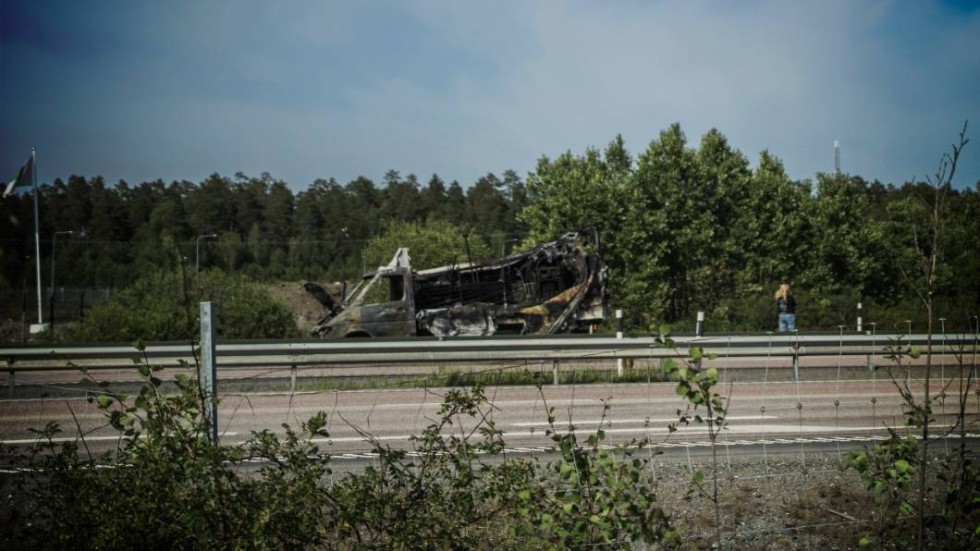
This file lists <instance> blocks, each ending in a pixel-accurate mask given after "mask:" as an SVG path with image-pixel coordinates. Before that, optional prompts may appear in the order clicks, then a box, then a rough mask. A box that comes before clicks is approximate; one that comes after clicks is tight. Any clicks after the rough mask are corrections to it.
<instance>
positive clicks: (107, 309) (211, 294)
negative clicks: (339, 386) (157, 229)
mask: <svg viewBox="0 0 980 551" xmlns="http://www.w3.org/2000/svg"><path fill="white" fill-rule="evenodd" d="M202 301H211V302H213V303H214V304H215V310H216V318H217V319H216V326H215V330H216V333H217V335H218V336H219V337H221V338H225V339H255V338H284V337H297V336H299V335H300V331H299V329H298V328H297V327H296V324H295V322H294V321H293V317H292V314H291V313H290V311H289V309H288V308H287V307H286V306H285V305H284V304H281V303H279V302H277V301H275V300H274V299H273V298H272V297H271V296H270V295H269V293H268V292H267V291H266V290H265V289H264V288H263V287H262V286H261V285H259V284H258V283H255V282H253V281H252V280H250V279H248V278H247V277H245V276H243V275H238V274H229V273H225V272H222V271H219V270H207V271H204V272H201V273H199V274H196V275H195V274H187V273H184V272H183V270H176V271H160V272H155V273H151V274H148V275H146V276H143V277H141V278H139V279H138V280H137V281H136V282H134V283H133V284H132V285H131V286H129V287H127V288H125V289H123V290H121V291H119V292H117V293H116V294H114V295H113V296H112V297H111V298H110V299H109V300H108V301H106V302H104V303H101V304H98V305H96V306H94V307H93V308H92V310H91V311H90V312H89V313H88V314H87V315H86V317H85V319H84V320H83V321H82V323H80V324H79V325H78V326H77V327H75V328H73V329H72V330H71V331H69V332H68V335H67V339H68V340H75V341H101V342H111V341H119V342H133V341H136V340H143V341H173V340H178V341H179V340H192V339H196V338H197V337H198V335H199V331H200V330H199V327H200V325H199V321H198V316H199V307H198V304H199V303H200V302H202Z"/></svg>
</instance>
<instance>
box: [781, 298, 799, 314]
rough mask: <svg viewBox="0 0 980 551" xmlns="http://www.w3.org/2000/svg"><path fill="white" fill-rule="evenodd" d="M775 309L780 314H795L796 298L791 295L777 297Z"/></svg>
mask: <svg viewBox="0 0 980 551" xmlns="http://www.w3.org/2000/svg"><path fill="white" fill-rule="evenodd" d="M776 311H777V312H779V313H780V314H795V313H796V299H795V298H793V295H787V296H786V298H783V297H779V298H777V299H776Z"/></svg>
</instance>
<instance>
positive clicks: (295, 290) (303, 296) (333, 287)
mask: <svg viewBox="0 0 980 551" xmlns="http://www.w3.org/2000/svg"><path fill="white" fill-rule="evenodd" d="M304 283H306V282H305V281H299V282H296V281H287V282H278V283H270V284H269V285H267V286H266V288H267V289H268V290H269V294H270V295H272V298H274V299H276V300H278V301H280V302H282V303H283V304H285V305H286V306H287V307H288V308H289V310H290V311H291V312H292V313H293V319H294V320H296V326H297V327H299V328H300V330H301V331H303V333H305V334H309V333H310V330H312V329H313V326H314V325H316V324H317V322H318V321H319V320H320V319H321V318H323V316H324V314H326V309H325V308H324V307H323V305H322V304H320V303H319V302H317V300H316V299H315V298H313V297H312V296H311V295H310V294H309V293H307V292H306V291H305V290H304V289H303V284H304ZM315 283H317V284H318V285H320V286H321V287H323V288H324V289H326V290H327V292H328V293H330V294H331V295H333V296H334V298H336V299H337V301H338V302H339V301H340V299H341V297H342V295H343V292H344V284H343V283H341V282H329V283H324V282H315ZM348 288H349V287H348Z"/></svg>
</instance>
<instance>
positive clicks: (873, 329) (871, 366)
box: [868, 322, 878, 371]
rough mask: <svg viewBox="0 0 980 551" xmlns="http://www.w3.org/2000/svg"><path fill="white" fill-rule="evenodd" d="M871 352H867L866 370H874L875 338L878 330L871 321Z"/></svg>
mask: <svg viewBox="0 0 980 551" xmlns="http://www.w3.org/2000/svg"><path fill="white" fill-rule="evenodd" d="M869 325H871V353H870V354H868V371H874V370H875V344H876V343H875V339H876V338H877V336H878V331H877V330H876V329H877V327H876V325H877V324H875V322H871V323H870V324H869Z"/></svg>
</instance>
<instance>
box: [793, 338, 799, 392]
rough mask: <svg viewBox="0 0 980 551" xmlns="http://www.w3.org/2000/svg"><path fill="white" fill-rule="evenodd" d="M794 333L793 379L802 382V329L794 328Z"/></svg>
mask: <svg viewBox="0 0 980 551" xmlns="http://www.w3.org/2000/svg"><path fill="white" fill-rule="evenodd" d="M793 333H795V334H796V342H795V343H793V380H794V381H796V382H797V383H798V382H800V331H799V329H794V330H793Z"/></svg>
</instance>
